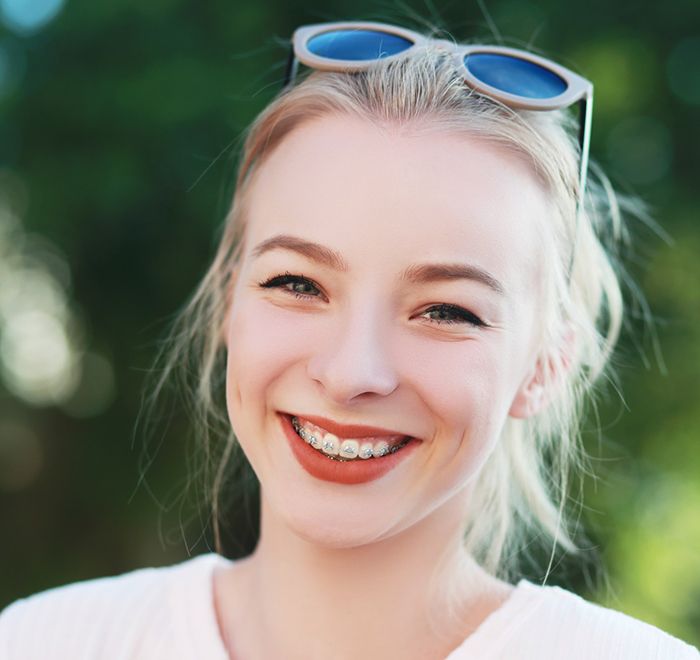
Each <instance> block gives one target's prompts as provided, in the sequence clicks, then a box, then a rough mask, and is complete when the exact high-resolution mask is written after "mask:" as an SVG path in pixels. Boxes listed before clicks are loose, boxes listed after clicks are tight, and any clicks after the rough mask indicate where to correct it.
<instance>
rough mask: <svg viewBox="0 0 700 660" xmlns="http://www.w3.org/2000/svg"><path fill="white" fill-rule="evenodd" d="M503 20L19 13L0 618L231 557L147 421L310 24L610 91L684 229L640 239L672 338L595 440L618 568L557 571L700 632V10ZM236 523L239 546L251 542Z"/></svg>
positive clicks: (571, 583) (140, 10) (630, 350)
mask: <svg viewBox="0 0 700 660" xmlns="http://www.w3.org/2000/svg"><path fill="white" fill-rule="evenodd" d="M486 8H487V9H488V15H489V17H490V18H489V20H487V17H486V16H487V15H486V14H485V13H484V11H483V7H482V6H480V5H479V4H478V3H477V2H476V1H470V2H444V3H441V4H439V5H434V4H433V3H431V2H430V0H423V1H422V2H407V3H403V2H401V3H399V2H391V3H389V2H384V3H377V2H366V1H365V0H353V2H352V3H351V2H349V1H348V0H334V1H333V2H323V3H321V2H319V1H318V0H313V1H309V2H306V3H304V4H303V5H302V4H292V3H289V2H281V0H277V1H274V2H273V1H272V0H267V1H265V2H250V1H243V2H230V1H229V2H223V0H208V1H207V2H194V1H192V0H140V1H136V0H109V1H108V2H94V1H90V0H0V521H1V524H2V539H1V542H0V607H2V606H3V605H5V604H7V603H8V602H10V601H11V600H13V599H15V598H18V597H21V596H25V595H27V594H29V593H32V592H35V591H38V590H42V589H45V588H48V587H52V586H57V585H60V584H64V583H67V582H71V581H75V580H80V579H85V578H92V577H97V576H102V575H111V574H116V573H120V572H123V571H127V570H131V569H134V568H137V567H141V566H145V565H160V564H167V563H171V562H174V561H179V560H181V559H183V558H185V557H187V556H188V554H190V553H199V552H205V551H207V550H208V549H209V548H210V547H211V530H210V526H209V525H208V524H207V520H206V516H204V515H202V514H201V511H200V510H198V509H197V506H196V503H193V502H194V500H193V498H192V497H190V496H184V497H180V495H181V494H182V493H183V492H184V489H185V485H186V483H187V472H188V463H189V458H188V456H189V455H190V452H191V450H192V447H191V446H190V445H189V444H188V441H187V436H188V429H187V426H186V422H185V421H184V419H183V418H182V416H181V415H179V414H178V415H176V416H175V421H174V422H173V423H172V424H171V425H170V427H169V429H168V433H167V435H165V436H164V437H163V438H162V441H161V438H160V437H158V438H157V442H156V446H154V447H153V448H152V449H151V451H150V454H149V456H151V457H152V459H153V460H146V463H148V465H149V467H148V469H147V471H146V473H145V479H141V478H140V475H141V472H142V466H143V463H144V460H143V455H142V445H143V438H142V434H141V433H140V431H139V429H137V430H136V431H135V430H134V429H135V426H136V421H137V418H138V416H139V410H140V405H141V392H142V388H143V385H144V378H145V375H146V373H147V371H148V369H149V367H150V366H151V363H152V360H153V357H154V354H155V350H156V348H157V342H158V339H159V338H160V337H162V334H163V332H164V330H165V328H166V326H167V323H168V321H169V319H170V318H171V317H172V315H173V313H174V312H175V311H176V310H177V309H178V308H179V307H180V306H181V304H182V303H183V302H184V300H185V299H186V297H187V295H188V294H189V293H190V292H191V291H192V289H193V287H194V286H195V284H196V283H197V281H198V278H199V277H200V276H201V275H202V273H203V271H204V269H205V268H206V266H207V262H208V259H209V258H210V257H211V256H212V253H213V248H214V237H215V235H216V232H217V230H218V228H219V226H220V223H221V220H222V218H223V215H224V213H225V211H226V208H227V205H228V197H229V195H230V187H231V180H232V176H233V172H234V167H235V162H236V160H235V157H236V153H237V149H238V145H239V143H240V136H241V132H242V131H243V129H244V127H245V126H246V125H247V124H248V123H249V122H250V121H251V120H252V118H253V117H254V116H255V114H256V113H257V112H258V111H259V110H260V109H261V108H262V107H263V106H264V105H265V104H266V102H268V101H269V100H270V99H271V98H272V96H273V95H274V94H275V92H276V91H277V90H278V88H279V82H280V78H281V75H282V72H283V67H284V62H285V59H286V55H287V52H286V48H285V39H286V38H288V36H289V35H290V34H291V32H292V31H293V29H294V27H295V26H297V25H299V24H303V23H309V22H317V21H325V20H341V19H373V20H387V21H392V20H393V21H397V22H400V23H402V24H405V25H408V26H412V27H419V26H420V20H421V19H427V20H430V21H432V22H434V23H436V24H438V25H441V26H445V27H447V28H448V29H449V30H450V32H451V33H452V34H453V35H454V36H455V37H456V38H458V39H460V38H463V39H466V38H469V39H471V38H474V37H481V38H483V39H484V40H487V41H489V42H490V41H494V40H495V39H496V37H495V36H494V34H495V33H500V35H501V36H502V38H503V40H504V43H507V44H508V45H512V46H516V47H517V46H527V45H528V44H529V45H531V46H533V47H534V48H536V49H539V50H540V51H541V52H543V53H544V54H546V55H549V56H551V57H552V58H554V59H556V60H558V61H561V62H562V63H564V64H566V65H569V66H572V67H573V68H575V69H576V70H578V71H579V72H580V73H582V74H583V75H585V76H586V77H588V78H589V79H591V80H593V81H594V83H595V86H596V104H595V111H594V118H593V140H592V153H593V157H594V158H595V159H596V160H597V161H598V162H599V163H600V164H601V165H602V166H603V168H604V169H605V170H606V171H607V172H608V173H609V174H610V176H611V177H612V179H613V182H614V183H615V185H616V187H618V188H619V189H621V190H623V191H626V192H630V193H635V194H638V195H640V196H641V197H642V198H643V199H644V200H646V201H647V202H648V204H649V205H650V207H651V209H652V213H653V215H654V217H655V218H656V220H657V221H658V223H659V224H660V225H661V227H662V228H663V230H664V231H665V232H666V233H667V234H668V236H669V237H670V238H669V239H668V240H662V239H661V238H660V237H659V236H657V235H655V234H654V232H652V231H649V230H648V229H645V228H644V227H643V225H642V224H641V223H638V224H637V225H633V227H632V234H633V236H635V237H636V239H637V247H636V248H635V251H634V252H633V253H631V254H630V255H629V257H630V259H629V268H630V270H631V271H632V273H633V274H634V277H635V278H636V279H637V281H638V282H639V284H640V286H641V288H642V289H643V290H644V291H645V292H646V295H647V298H648V300H649V303H650V305H651V308H652V310H653V313H654V316H655V318H656V321H657V325H656V331H657V335H658V346H657V345H656V343H655V340H654V337H653V335H652V334H650V333H649V332H648V331H645V330H644V327H643V325H642V324H641V323H640V322H639V321H638V320H635V319H632V322H631V327H632V330H633V332H631V333H627V334H626V336H625V339H624V341H623V344H622V347H621V350H620V352H619V353H618V356H617V363H618V365H619V373H620V385H621V388H622V391H623V392H624V400H623V399H622V398H621V397H620V396H619V395H617V394H616V393H615V388H614V387H609V388H608V389H607V390H606V392H605V393H604V395H603V396H602V397H601V399H602V402H601V409H600V424H601V427H602V432H601V433H600V434H597V433H595V432H593V431H589V432H588V433H587V434H586V442H587V443H588V449H589V451H590V452H591V453H593V454H594V455H595V456H596V457H597V458H596V460H595V462H594V465H595V470H596V472H597V474H598V475H599V479H598V480H593V479H590V478H589V479H588V480H587V481H586V484H585V504H586V508H585V511H584V515H583V520H584V521H585V523H586V525H587V527H588V529H589V536H590V538H591V539H592V540H593V542H594V544H595V546H596V547H597V548H598V551H599V553H600V555H601V558H602V560H603V562H604V563H605V566H606V567H607V571H608V580H607V581H605V580H603V581H600V580H598V581H592V580H591V579H589V577H590V576H589V572H590V571H589V569H586V568H585V567H583V566H578V565H577V564H576V563H575V562H574V563H571V562H569V563H567V562H558V563H557V565H556V567H555V571H554V576H553V582H554V583H558V584H562V585H564V586H567V587H569V588H572V589H575V590H577V591H578V592H580V593H581V594H582V595H584V596H586V597H587V598H589V599H592V600H595V601H597V602H601V603H603V604H605V605H607V606H610V607H614V608H616V609H620V610H622V611H624V612H627V613H628V614H631V615H633V616H635V617H638V618H641V619H643V620H645V621H648V622H650V623H652V624H654V625H656V626H659V627H661V628H663V629H664V630H667V631H668V632H670V633H672V634H674V635H676V636H679V637H681V638H683V639H685V640H687V641H689V642H691V643H693V644H695V645H698V644H700V514H699V512H700V406H699V405H698V403H700V401H699V397H698V384H699V383H700V286H699V284H700V260H699V259H698V255H700V229H699V228H698V219H699V218H698V216H699V214H700V198H699V197H698V195H697V187H698V175H699V174H700V167H699V164H700V129H698V123H699V122H700V113H699V111H700V4H699V3H698V2H697V0H672V1H671V2H669V3H665V4H664V5H662V3H651V2H649V3H640V2H638V1H632V0H620V1H618V2H608V1H605V2H602V1H601V0H595V1H593V2H588V3H585V4H584V3H568V2H562V0H540V1H532V2H526V1H525V0H489V1H488V2H487V3H486ZM588 426H589V427H592V424H589V425H588ZM190 490H192V489H190ZM239 518H240V520H239V519H236V522H234V525H233V527H234V528H235V527H236V526H237V525H239V524H240V525H241V532H240V535H241V538H242V539H243V541H241V543H240V544H238V545H237V544H236V543H235V542H233V541H231V539H232V538H233V537H234V536H235V535H236V532H235V531H234V532H232V533H231V534H230V535H229V536H228V538H229V541H230V546H231V547H230V554H231V555H232V556H235V555H236V554H240V553H242V552H245V548H246V547H247V546H246V543H247V544H248V545H249V544H250V535H251V530H250V526H246V525H245V524H244V520H243V518H244V517H241V516H239ZM246 539H247V540H246ZM531 577H532V578H533V579H537V577H538V575H537V574H533V575H532V576H531ZM539 577H541V574H540V575H539Z"/></svg>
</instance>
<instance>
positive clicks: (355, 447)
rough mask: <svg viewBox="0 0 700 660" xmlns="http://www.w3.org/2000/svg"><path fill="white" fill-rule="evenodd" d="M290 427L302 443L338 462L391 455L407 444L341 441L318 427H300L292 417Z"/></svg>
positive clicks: (296, 419)
mask: <svg viewBox="0 0 700 660" xmlns="http://www.w3.org/2000/svg"><path fill="white" fill-rule="evenodd" d="M292 426H293V427H294V430H295V431H296V432H297V434H298V435H299V436H300V437H301V438H302V439H303V440H304V442H306V443H308V444H309V445H311V446H312V447H313V448H314V449H317V450H319V451H321V452H323V453H324V454H326V455H327V456H328V457H329V458H332V459H334V460H339V461H352V460H355V459H358V458H359V459H363V460H367V459H368V458H381V457H383V456H386V455H387V454H393V453H395V452H397V451H398V450H399V449H401V448H402V447H403V446H405V445H406V444H407V443H408V439H406V440H403V441H402V442H400V443H399V444H398V445H394V446H393V447H391V446H390V445H389V443H388V442H387V441H386V440H380V441H379V442H377V443H376V444H373V443H371V442H363V443H362V444H360V441H359V440H355V439H352V438H350V439H347V440H341V439H340V438H338V436H337V435H334V434H333V433H329V432H326V431H323V429H320V428H319V427H318V426H314V425H313V424H311V423H306V424H305V425H304V426H302V425H301V424H300V422H299V419H298V418H297V417H292Z"/></svg>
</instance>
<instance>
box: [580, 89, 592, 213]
mask: <svg viewBox="0 0 700 660" xmlns="http://www.w3.org/2000/svg"><path fill="white" fill-rule="evenodd" d="M592 118H593V92H589V93H587V94H586V96H584V97H583V98H582V99H581V114H580V118H579V144H580V145H581V150H580V151H581V172H580V176H579V204H582V203H583V200H584V196H585V194H586V181H587V179H588V154H589V153H590V147H591V120H592Z"/></svg>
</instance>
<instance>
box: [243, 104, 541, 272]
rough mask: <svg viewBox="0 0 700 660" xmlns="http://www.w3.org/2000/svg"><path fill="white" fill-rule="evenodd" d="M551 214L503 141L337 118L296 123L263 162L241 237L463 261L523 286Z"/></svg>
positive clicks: (352, 253)
mask: <svg viewBox="0 0 700 660" xmlns="http://www.w3.org/2000/svg"><path fill="white" fill-rule="evenodd" d="M548 212H549V210H548V205H547V200H546V194H545V192H544V190H543V189H542V187H541V185H540V184H539V182H538V181H537V179H536V177H535V175H534V173H533V172H532V170H531V169H530V166H529V165H528V164H527V163H526V162H525V161H524V160H523V159H522V158H521V157H520V156H518V155H516V154H515V153H514V152H511V151H508V150H507V149H506V148H505V147H501V146H497V145H495V144H493V143H491V142H487V141H486V140H484V139H478V138H475V137H473V136H468V135H463V134H461V135H455V134H454V133H446V132H443V131H436V130H432V131H428V130H425V129H423V130H413V131H410V130H406V129H405V128H404V129H401V128H398V127H388V128H387V127H379V126H377V125H374V124H372V123H370V122H368V121H365V120H361V119H357V118H350V117H346V116H334V117H324V118H321V119H314V120H311V121H309V122H308V123H306V124H303V125H301V126H299V127H297V128H296V129H294V130H293V131H292V132H291V133H290V134H289V135H287V136H286V137H285V139H284V140H283V141H282V142H281V143H280V144H279V145H278V146H277V148H276V149H275V150H274V151H273V152H272V153H271V154H270V156H269V157H268V158H267V159H266V160H265V161H264V162H263V164H262V165H261V166H260V169H259V171H258V172H257V173H256V176H255V178H254V181H253V183H252V187H251V190H250V196H249V203H248V227H247V241H246V242H247V244H248V245H249V246H254V245H256V244H257V243H259V242H260V241H262V240H265V239H267V238H269V237H270V236H273V235H275V234H279V233H284V234H292V235H296V236H299V237H301V238H304V239H307V240H313V241H316V242H319V243H322V244H324V245H327V246H329V247H331V248H333V249H336V250H338V251H340V252H341V253H343V254H344V255H345V257H346V259H347V261H348V262H349V263H350V266H351V268H352V265H353V257H358V258H359V257H360V256H362V262H363V263H367V262H371V263H372V262H373V263H376V262H377V260H380V259H383V260H384V261H392V262H396V261H400V260H401V259H402V258H403V259H404V260H405V261H407V262H409V261H410V262H414V261H416V260H427V259H429V258H434V259H438V260H440V259H442V260H451V261H454V260H462V261H468V262H471V263H474V264H475V265H478V266H480V267H482V268H485V269H488V270H489V271H495V272H496V273H498V275H499V279H501V278H503V279H504V280H506V281H508V280H511V281H513V282H516V281H520V282H521V283H522V279H523V276H524V274H525V273H524V271H525V270H527V271H528V272H529V274H530V275H531V274H532V271H533V268H534V267H535V266H536V262H537V255H538V253H539V250H538V245H539V244H540V242H541V241H540V240H539V236H540V230H541V223H542V222H543V221H544V220H545V219H546V216H547V214H548ZM372 257H374V258H375V259H374V260H373V259H372ZM404 265H405V264H404ZM528 279H530V278H529V277H528Z"/></svg>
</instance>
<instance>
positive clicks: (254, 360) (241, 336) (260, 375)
mask: <svg viewBox="0 0 700 660" xmlns="http://www.w3.org/2000/svg"><path fill="white" fill-rule="evenodd" d="M318 325H319V324H313V323H309V322H308V319H306V320H305V317H304V315H302V314H299V313H292V312H290V311H288V310H284V309H282V308H280V307H276V306H275V305H272V304H270V303H269V302H267V301H264V300H254V299H253V300H246V299H242V300H240V301H239V302H237V303H236V304H235V305H234V307H233V309H232V310H231V312H230V317H229V326H228V337H227V347H228V359H227V374H226V381H227V382H226V384H227V390H228V391H229V401H230V403H232V402H233V400H236V404H237V405H238V406H242V405H246V406H247V405H251V406H253V407H255V406H256V404H257V405H260V404H261V403H264V401H265V390H266V388H267V387H269V386H271V385H272V384H273V383H274V381H275V379H277V378H278V377H279V376H280V375H282V374H283V373H285V371H286V370H288V369H289V368H290V367H291V366H293V365H294V364H296V363H299V362H300V361H303V360H304V359H305V358H306V357H307V356H308V354H309V352H310V347H312V346H316V345H318V341H319V340H320V337H318V336H317V335H319V333H320V330H319V328H318ZM314 330H316V331H315V333H314Z"/></svg>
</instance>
